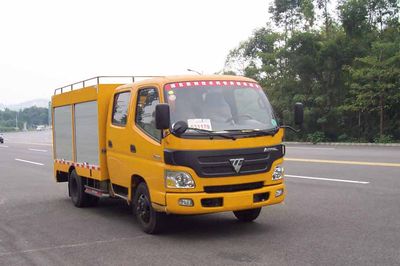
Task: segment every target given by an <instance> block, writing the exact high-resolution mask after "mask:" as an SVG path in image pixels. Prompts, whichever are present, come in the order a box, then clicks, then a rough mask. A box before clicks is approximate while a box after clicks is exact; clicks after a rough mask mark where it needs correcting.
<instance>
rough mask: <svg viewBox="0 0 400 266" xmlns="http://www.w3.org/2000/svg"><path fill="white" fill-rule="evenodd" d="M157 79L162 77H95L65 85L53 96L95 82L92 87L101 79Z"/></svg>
mask: <svg viewBox="0 0 400 266" xmlns="http://www.w3.org/2000/svg"><path fill="white" fill-rule="evenodd" d="M158 77H162V76H97V77H93V78H90V79H85V80H82V81H78V82H75V83H72V84H69V85H66V86H64V87H61V88H58V89H55V90H54V95H56V94H57V92H59V93H60V94H61V93H63V92H65V89H67V88H69V90H68V91H73V90H74V86H76V85H78V84H81V86H79V88H80V89H81V88H85V84H87V83H89V82H90V81H95V84H94V85H99V84H100V79H103V78H124V79H127V78H129V79H132V82H135V78H158Z"/></svg>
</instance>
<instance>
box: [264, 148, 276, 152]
mask: <svg viewBox="0 0 400 266" xmlns="http://www.w3.org/2000/svg"><path fill="white" fill-rule="evenodd" d="M271 151H278V149H277V148H264V152H271Z"/></svg>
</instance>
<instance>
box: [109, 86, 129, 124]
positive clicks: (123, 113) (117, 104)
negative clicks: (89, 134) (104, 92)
mask: <svg viewBox="0 0 400 266" xmlns="http://www.w3.org/2000/svg"><path fill="white" fill-rule="evenodd" d="M130 99H131V93H130V92H129V91H127V92H121V93H118V94H115V96H114V105H113V112H112V123H113V125H117V126H125V125H126V121H127V118H128V108H129V101H130Z"/></svg>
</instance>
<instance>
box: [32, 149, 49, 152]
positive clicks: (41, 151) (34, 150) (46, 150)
mask: <svg viewBox="0 0 400 266" xmlns="http://www.w3.org/2000/svg"><path fill="white" fill-rule="evenodd" d="M28 150H30V151H39V152H47V150H39V149H28Z"/></svg>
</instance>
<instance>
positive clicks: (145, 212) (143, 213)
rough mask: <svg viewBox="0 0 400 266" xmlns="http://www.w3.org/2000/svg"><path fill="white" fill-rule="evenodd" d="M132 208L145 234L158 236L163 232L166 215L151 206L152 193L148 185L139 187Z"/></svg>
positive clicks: (143, 184)
mask: <svg viewBox="0 0 400 266" xmlns="http://www.w3.org/2000/svg"><path fill="white" fill-rule="evenodd" d="M132 207H133V213H134V214H135V216H136V219H137V221H138V223H139V225H140V228H141V229H142V230H143V231H144V232H145V233H147V234H157V233H160V232H161V231H162V229H163V225H164V223H165V213H161V212H157V211H156V210H154V209H153V207H152V206H151V199H150V193H149V189H148V188H147V185H146V183H144V182H142V183H140V184H139V185H138V186H137V188H136V191H135V194H134V200H133V204H132Z"/></svg>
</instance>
